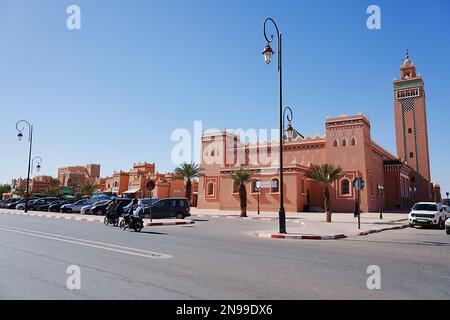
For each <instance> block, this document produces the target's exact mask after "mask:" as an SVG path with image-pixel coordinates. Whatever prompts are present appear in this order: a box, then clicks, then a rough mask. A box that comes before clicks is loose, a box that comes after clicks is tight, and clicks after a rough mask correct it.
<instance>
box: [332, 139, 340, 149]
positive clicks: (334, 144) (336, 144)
mask: <svg viewBox="0 0 450 320" xmlns="http://www.w3.org/2000/svg"><path fill="white" fill-rule="evenodd" d="M338 144H339V143H338V141H337V139H334V141H333V147H337V146H338Z"/></svg>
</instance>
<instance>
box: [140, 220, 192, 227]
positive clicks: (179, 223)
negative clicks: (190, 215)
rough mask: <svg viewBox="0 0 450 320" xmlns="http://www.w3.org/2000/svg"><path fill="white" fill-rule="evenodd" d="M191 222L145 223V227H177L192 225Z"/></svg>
mask: <svg viewBox="0 0 450 320" xmlns="http://www.w3.org/2000/svg"><path fill="white" fill-rule="evenodd" d="M194 223H195V221H193V220H185V221H164V222H147V223H146V224H145V226H147V227H155V226H178V225H183V224H184V225H186V224H194Z"/></svg>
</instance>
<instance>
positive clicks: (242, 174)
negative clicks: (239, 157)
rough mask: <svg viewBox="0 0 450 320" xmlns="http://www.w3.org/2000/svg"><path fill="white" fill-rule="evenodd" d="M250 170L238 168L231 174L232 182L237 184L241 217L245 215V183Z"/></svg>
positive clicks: (248, 178)
mask: <svg viewBox="0 0 450 320" xmlns="http://www.w3.org/2000/svg"><path fill="white" fill-rule="evenodd" d="M250 176H251V173H250V171H248V170H246V169H243V168H240V169H239V170H236V171H235V172H233V173H232V174H231V178H232V179H233V182H235V183H238V184H239V201H240V204H241V217H246V216H247V188H246V187H245V184H246V183H247V182H248V181H249V180H250Z"/></svg>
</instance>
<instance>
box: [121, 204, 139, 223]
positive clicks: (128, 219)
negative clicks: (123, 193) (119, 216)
mask: <svg viewBox="0 0 450 320" xmlns="http://www.w3.org/2000/svg"><path fill="white" fill-rule="evenodd" d="M137 205H138V200H137V199H133V201H132V202H131V206H130V209H129V210H128V212H127V214H125V215H124V216H123V218H124V220H125V223H126V224H130V222H131V219H132V217H133V215H134V211H135V210H136V209H137Z"/></svg>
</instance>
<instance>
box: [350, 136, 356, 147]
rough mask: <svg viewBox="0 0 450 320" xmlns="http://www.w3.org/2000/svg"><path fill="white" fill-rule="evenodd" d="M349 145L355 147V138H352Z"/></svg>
mask: <svg viewBox="0 0 450 320" xmlns="http://www.w3.org/2000/svg"><path fill="white" fill-rule="evenodd" d="M350 144H351V145H352V146H356V139H355V138H352V140H350Z"/></svg>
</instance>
